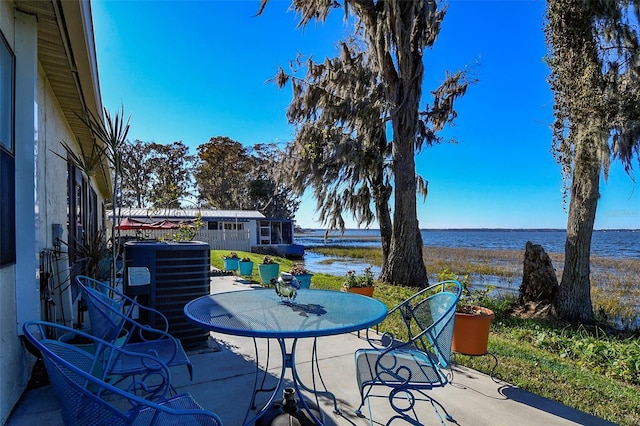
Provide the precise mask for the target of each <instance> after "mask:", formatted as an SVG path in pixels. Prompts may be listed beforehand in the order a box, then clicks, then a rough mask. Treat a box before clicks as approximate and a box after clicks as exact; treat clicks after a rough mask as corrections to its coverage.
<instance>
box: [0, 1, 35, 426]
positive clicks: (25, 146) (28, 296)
mask: <svg viewBox="0 0 640 426" xmlns="http://www.w3.org/2000/svg"><path fill="white" fill-rule="evenodd" d="M0 7H1V8H2V9H0V15H1V16H2V21H0V25H1V27H0V29H1V30H2V33H3V34H4V36H5V38H6V39H7V41H8V43H9V46H10V47H11V49H12V50H13V52H14V54H15V67H16V68H15V122H14V131H15V147H14V154H15V170H16V175H15V184H16V199H15V206H16V264H15V265H11V266H7V267H4V268H0V312H1V315H0V342H1V344H0V423H4V422H5V421H6V419H7V417H8V416H9V413H10V411H11V409H12V407H13V405H14V404H15V402H16V401H17V400H18V398H19V397H20V395H21V393H22V391H23V390H24V388H25V387H26V384H27V381H28V380H29V377H30V373H31V367H32V366H33V358H32V357H28V356H25V349H24V346H23V344H22V342H21V341H20V339H19V337H18V322H19V321H18V318H19V317H20V315H21V311H20V307H21V306H23V307H25V309H28V310H30V311H31V312H34V314H37V312H38V308H37V304H38V300H39V293H38V291H37V290H38V287H37V280H36V269H37V264H38V263H37V261H36V256H37V254H36V250H35V245H36V244H35V239H36V237H35V219H34V218H35V207H34V191H35V189H34V168H35V165H34V157H33V154H34V150H35V147H34V139H35V128H34V122H35V114H34V108H35V83H36V75H35V74H36V72H35V70H36V63H37V62H36V54H35V46H36V43H37V21H36V19H35V17H34V16H31V15H26V14H23V13H19V12H15V13H14V9H13V3H12V2H1V3H0Z"/></svg>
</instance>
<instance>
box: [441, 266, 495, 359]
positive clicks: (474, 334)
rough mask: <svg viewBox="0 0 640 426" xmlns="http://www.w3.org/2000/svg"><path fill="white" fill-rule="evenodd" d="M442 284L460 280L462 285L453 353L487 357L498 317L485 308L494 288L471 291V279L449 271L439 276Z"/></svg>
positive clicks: (446, 270) (455, 324)
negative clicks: (492, 327) (446, 281)
mask: <svg viewBox="0 0 640 426" xmlns="http://www.w3.org/2000/svg"><path fill="white" fill-rule="evenodd" d="M438 279H439V280H440V281H445V280H451V279H453V280H457V281H459V282H460V284H462V297H461V298H460V301H459V302H458V305H457V306H456V318H455V323H454V326H453V341H452V343H451V350H452V351H454V352H457V353H459V354H463V355H484V354H486V353H487V344H488V342H489V328H490V326H491V321H492V320H493V318H494V317H495V314H494V313H493V311H492V310H491V309H489V308H486V307H484V306H481V305H482V303H483V302H484V301H485V300H487V298H488V295H489V293H490V292H491V291H492V290H493V289H494V286H484V287H483V288H481V289H475V290H473V291H472V290H470V289H469V276H468V275H465V276H463V277H459V276H457V275H456V274H454V273H453V272H451V271H450V270H449V269H445V270H444V271H442V272H440V273H439V274H438Z"/></svg>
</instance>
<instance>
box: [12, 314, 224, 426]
mask: <svg viewBox="0 0 640 426" xmlns="http://www.w3.org/2000/svg"><path fill="white" fill-rule="evenodd" d="M23 329H24V333H25V337H26V338H27V340H28V341H29V342H30V343H31V344H32V345H33V346H34V347H35V348H36V349H37V350H38V351H39V352H40V354H41V356H42V359H43V361H44V364H45V368H46V369H47V373H48V375H49V379H50V381H51V386H52V387H53V389H54V391H55V393H56V397H57V398H58V400H59V402H60V404H61V406H62V417H63V420H64V423H65V425H73V426H84V425H87V426H90V425H91V426H92V425H133V424H135V425H176V424H194V425H211V426H217V425H221V424H222V422H221V421H220V418H219V417H218V416H217V415H216V414H214V413H212V412H210V411H205V410H203V409H202V407H201V406H200V405H199V404H198V403H197V402H196V401H195V400H194V399H193V398H192V397H191V395H189V394H187V393H184V394H180V395H176V396H172V397H167V395H168V389H169V383H170V381H171V373H170V372H169V369H168V367H167V366H166V365H165V364H164V363H163V362H162V361H161V360H159V359H158V358H155V357H152V356H151V355H147V354H142V353H137V354H136V353H127V351H125V350H124V349H122V348H119V347H117V346H115V345H112V344H110V343H108V342H106V341H104V340H101V339H98V338H97V337H95V336H91V335H89V334H87V333H83V332H81V331H77V330H73V329H71V328H68V327H64V326H61V325H58V324H53V323H48V322H44V321H36V322H29V323H26V324H25V325H24V326H23ZM69 332H73V333H76V334H77V335H79V336H81V337H83V338H85V339H89V340H90V341H91V342H92V343H93V346H94V353H91V352H87V351H85V350H83V349H80V348H78V347H76V346H73V345H71V344H68V343H64V342H62V341H60V340H58V339H57V338H56V336H58V335H60V334H61V333H69ZM121 356H127V357H138V358H139V359H140V360H141V361H140V362H141V363H143V364H145V365H147V367H148V373H147V374H146V375H144V376H143V377H142V378H141V379H140V380H137V381H135V382H133V383H132V384H131V385H130V386H129V388H128V389H121V388H118V387H115V386H114V385H112V384H110V383H108V382H107V381H106V380H105V378H106V374H107V373H106V371H105V370H102V369H100V368H98V367H99V366H101V365H107V364H108V363H109V359H111V358H117V357H121ZM140 388H143V389H145V390H150V389H152V390H153V392H152V393H151V394H150V396H147V397H146V398H143V397H141V396H138V395H137V394H135V393H133V392H132V390H134V389H136V390H138V389H140Z"/></svg>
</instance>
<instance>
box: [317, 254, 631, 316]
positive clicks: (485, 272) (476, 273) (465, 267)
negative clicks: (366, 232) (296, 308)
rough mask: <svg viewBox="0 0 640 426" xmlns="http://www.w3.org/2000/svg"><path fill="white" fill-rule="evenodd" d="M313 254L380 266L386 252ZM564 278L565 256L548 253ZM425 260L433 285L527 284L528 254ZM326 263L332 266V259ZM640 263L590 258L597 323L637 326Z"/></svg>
mask: <svg viewBox="0 0 640 426" xmlns="http://www.w3.org/2000/svg"><path fill="white" fill-rule="evenodd" d="M312 251H314V252H317V253H320V254H323V255H325V256H329V257H336V258H351V259H359V260H363V261H365V262H368V263H371V264H374V265H380V264H381V263H382V251H381V250H380V249H379V248H376V247H353V248H349V247H344V246H339V247H338V246H336V247H319V248H313V249H312ZM548 254H549V257H550V258H551V262H552V263H553V266H554V268H555V269H556V276H557V278H558V282H560V281H561V279H562V267H563V265H564V254H563V253H548ZM423 259H424V262H425V266H426V268H427V271H428V273H429V279H430V280H431V281H434V282H435V280H437V274H438V272H440V271H443V270H445V269H449V270H451V271H452V272H454V273H455V274H456V275H460V276H464V275H469V277H470V283H471V285H472V286H482V285H485V284H495V283H496V282H501V283H506V284H508V286H509V287H510V288H511V289H513V290H514V291H517V290H518V288H519V286H520V284H521V283H522V267H523V261H524V250H480V249H468V248H451V247H424V249H423ZM326 262H328V263H330V262H332V260H331V259H327V260H326ZM637 277H640V262H638V260H637V259H611V258H601V257H593V258H592V259H591V283H592V288H591V297H592V302H593V306H594V310H595V311H596V313H597V315H598V318H599V319H600V320H603V321H608V322H610V323H612V324H613V325H615V326H617V327H632V326H633V325H634V324H636V323H637V321H638V311H639V310H640V306H638V300H640V286H638V283H637Z"/></svg>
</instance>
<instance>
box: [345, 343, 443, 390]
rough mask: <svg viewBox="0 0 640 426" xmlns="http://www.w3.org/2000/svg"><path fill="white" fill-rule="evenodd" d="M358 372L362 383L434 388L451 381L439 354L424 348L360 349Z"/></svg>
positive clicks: (357, 363) (358, 351) (358, 353)
mask: <svg viewBox="0 0 640 426" xmlns="http://www.w3.org/2000/svg"><path fill="white" fill-rule="evenodd" d="M355 356H356V374H357V377H358V379H359V381H360V383H361V386H376V385H381V386H389V387H392V388H403V387H411V388H413V389H431V388H433V387H434V386H443V385H444V384H446V383H447V376H446V375H445V374H444V373H443V372H442V370H440V369H439V368H434V364H435V363H436V362H437V360H436V359H435V356H434V355H432V354H427V353H425V352H422V351H420V350H417V349H416V350H406V349H398V350H391V351H388V352H385V351H380V350H378V349H359V350H357V351H356V355H355Z"/></svg>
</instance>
